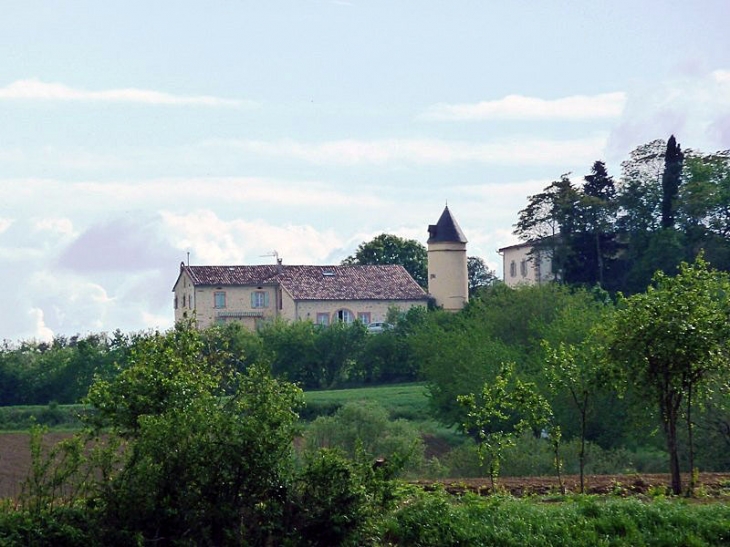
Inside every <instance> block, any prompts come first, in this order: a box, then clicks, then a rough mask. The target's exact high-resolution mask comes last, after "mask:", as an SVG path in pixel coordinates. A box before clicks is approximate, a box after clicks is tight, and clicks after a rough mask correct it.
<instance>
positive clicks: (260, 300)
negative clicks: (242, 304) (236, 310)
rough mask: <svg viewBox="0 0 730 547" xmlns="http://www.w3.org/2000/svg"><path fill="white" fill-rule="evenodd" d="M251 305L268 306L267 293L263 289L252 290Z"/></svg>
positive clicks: (253, 306)
mask: <svg viewBox="0 0 730 547" xmlns="http://www.w3.org/2000/svg"><path fill="white" fill-rule="evenodd" d="M251 307H252V308H268V307H269V293H267V292H265V291H254V292H252V293H251Z"/></svg>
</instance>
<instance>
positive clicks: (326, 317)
mask: <svg viewBox="0 0 730 547" xmlns="http://www.w3.org/2000/svg"><path fill="white" fill-rule="evenodd" d="M317 324H318V325H329V324H330V314H329V313H318V314H317Z"/></svg>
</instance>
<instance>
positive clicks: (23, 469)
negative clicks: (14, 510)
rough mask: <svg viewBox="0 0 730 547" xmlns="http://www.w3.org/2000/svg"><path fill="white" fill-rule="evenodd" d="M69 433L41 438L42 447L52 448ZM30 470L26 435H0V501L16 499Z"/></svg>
mask: <svg viewBox="0 0 730 547" xmlns="http://www.w3.org/2000/svg"><path fill="white" fill-rule="evenodd" d="M70 436H71V434H70V433H59V432H51V433H47V434H46V435H44V437H43V441H44V446H52V445H54V444H56V443H57V442H59V441H61V440H62V439H66V438H68V437H70ZM29 468H30V437H29V435H28V433H0V499H3V498H16V497H17V496H18V495H19V494H20V490H21V485H22V483H23V480H24V479H25V477H26V476H27V475H28V470H29Z"/></svg>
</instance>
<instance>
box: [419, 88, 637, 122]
mask: <svg viewBox="0 0 730 547" xmlns="http://www.w3.org/2000/svg"><path fill="white" fill-rule="evenodd" d="M625 103H626V94H625V93H623V92H620V91H619V92H615V93H602V94H600V95H590V96H589V95H573V96H571V97H563V98H561V99H552V100H548V99H540V98H537V97H525V96H523V95H507V96H506V97H504V98H502V99H498V100H495V101H482V102H479V103H464V104H446V103H439V104H435V105H433V106H430V107H429V108H428V109H427V110H426V111H425V112H423V113H421V114H419V115H418V116H417V119H420V120H428V121H480V120H589V119H590V120H592V119H599V118H616V117H618V116H620V115H621V112H622V111H623V108H624V104H625Z"/></svg>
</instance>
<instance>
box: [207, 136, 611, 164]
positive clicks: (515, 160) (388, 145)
mask: <svg viewBox="0 0 730 547" xmlns="http://www.w3.org/2000/svg"><path fill="white" fill-rule="evenodd" d="M606 138H607V136H606V135H604V134H595V135H593V136H591V137H587V138H584V139H572V140H547V139H531V138H519V137H512V138H510V139H502V140H498V141H493V142H484V143H474V142H465V141H445V140H438V139H384V140H374V141H362V140H353V139H348V140H340V141H330V142H323V143H315V144H310V143H303V142H297V141H293V140H282V141H268V142H267V141H219V142H218V143H217V144H219V145H225V146H232V147H235V148H237V149H239V150H241V151H244V152H246V153H252V154H258V155H264V156H273V157H284V158H291V159H296V160H301V161H305V162H308V163H313V164H318V165H325V164H326V165H360V164H375V165H381V164H386V163H391V162H410V163H416V164H426V165H432V164H451V163H460V162H477V163H487V164H496V165H513V164H530V165H564V164H565V162H566V158H569V159H570V160H571V161H573V162H582V163H585V162H590V161H594V160H595V158H596V157H600V156H601V154H602V152H603V149H604V147H605V144H606ZM211 144H212V143H211Z"/></svg>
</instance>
